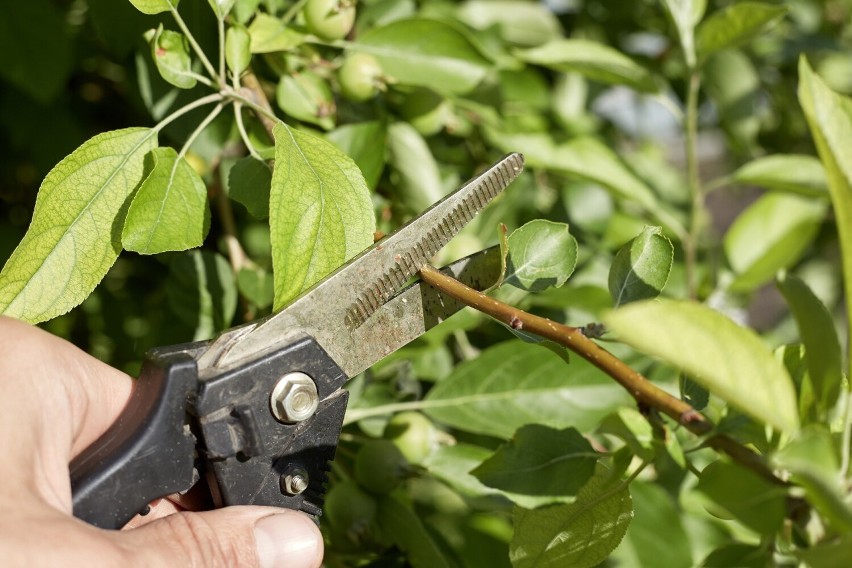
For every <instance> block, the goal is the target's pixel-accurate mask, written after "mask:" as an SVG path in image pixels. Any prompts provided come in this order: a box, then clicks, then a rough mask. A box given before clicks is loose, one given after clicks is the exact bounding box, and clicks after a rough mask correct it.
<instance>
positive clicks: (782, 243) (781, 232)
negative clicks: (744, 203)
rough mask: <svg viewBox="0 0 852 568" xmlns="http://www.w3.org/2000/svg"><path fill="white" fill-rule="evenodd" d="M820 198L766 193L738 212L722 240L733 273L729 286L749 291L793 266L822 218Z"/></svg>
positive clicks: (822, 206)
mask: <svg viewBox="0 0 852 568" xmlns="http://www.w3.org/2000/svg"><path fill="white" fill-rule="evenodd" d="M825 212H826V204H825V202H824V201H823V200H821V199H813V198H804V197H800V196H798V195H793V194H787V193H768V194H766V195H764V196H762V197H761V198H760V199H758V200H757V201H755V202H754V203H752V204H751V205H750V206H749V207H748V208H747V209H746V210H745V211H743V212H742V213H740V215H739V216H738V217H737V219H736V220H735V221H734V223H733V225H731V227H730V229H728V232H727V233H726V234H725V238H724V241H723V244H724V249H725V254H726V255H727V257H728V262H729V263H730V265H731V268H733V270H734V272H735V273H736V278H735V280H734V281H733V282H732V283H731V285H730V288H731V289H732V290H735V291H749V290H753V289H754V288H757V287H758V286H761V285H762V284H765V283H766V282H768V281H769V280H771V279H772V278H773V277H774V276H775V274H776V273H777V272H778V271H779V270H781V269H783V268H789V267H790V266H792V265H793V264H794V263H795V262H796V261H797V260H799V258H801V256H802V255H803V254H804V252H805V249H807V247H808V246H809V245H810V244H811V241H813V239H814V237H815V236H816V233H817V230H818V229H819V227H820V225H821V224H822V221H823V219H824V218H825Z"/></svg>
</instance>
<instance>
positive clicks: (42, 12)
mask: <svg viewBox="0 0 852 568" xmlns="http://www.w3.org/2000/svg"><path fill="white" fill-rule="evenodd" d="M68 27H69V26H68V25H67V23H66V21H65V9H64V8H62V9H60V8H59V7H58V5H57V4H56V3H55V2H50V1H49V0H34V1H31V2H30V1H28V2H16V3H15V4H7V7H6V9H5V10H3V17H2V18H0V77H2V78H3V79H5V80H7V81H9V82H10V83H12V84H13V85H15V86H17V87H18V88H20V89H22V90H24V91H25V92H26V93H27V94H28V95H30V96H31V97H32V98H34V99H36V100H37V101H39V102H41V103H49V102H50V101H52V100H53V99H54V98H56V96H57V95H59V94H60V93H61V92H63V90H64V89H65V86H66V82H67V80H68V75H69V73H70V72H71V69H72V65H73V59H72V53H73V50H72V48H71V41H70V40H69V37H68ZM10 100H14V99H10Z"/></svg>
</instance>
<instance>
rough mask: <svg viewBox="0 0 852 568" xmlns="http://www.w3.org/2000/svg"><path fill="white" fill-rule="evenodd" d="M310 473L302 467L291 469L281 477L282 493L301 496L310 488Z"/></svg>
mask: <svg viewBox="0 0 852 568" xmlns="http://www.w3.org/2000/svg"><path fill="white" fill-rule="evenodd" d="M309 481H310V479H309V478H308V472H307V471H305V470H304V469H302V468H300V467H289V468H287V471H285V472H284V473H283V474H282V475H281V492H282V493H286V494H288V495H300V494H301V493H304V492H305V490H306V489H307V488H308V484H309Z"/></svg>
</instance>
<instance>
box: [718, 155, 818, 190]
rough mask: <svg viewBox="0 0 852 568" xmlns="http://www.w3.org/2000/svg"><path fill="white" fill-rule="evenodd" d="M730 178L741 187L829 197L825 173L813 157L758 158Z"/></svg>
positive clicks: (783, 156) (775, 156) (773, 156)
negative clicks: (753, 186)
mask: <svg viewBox="0 0 852 568" xmlns="http://www.w3.org/2000/svg"><path fill="white" fill-rule="evenodd" d="M731 178H732V179H733V180H734V181H736V182H738V183H741V184H748V185H757V186H760V187H763V188H766V189H771V190H776V191H789V192H792V193H798V194H800V195H804V196H807V197H828V182H827V181H826V179H825V170H824V169H823V167H822V164H821V163H820V161H819V160H818V159H817V158H815V157H814V156H803V155H799V154H775V155H772V156H765V157H763V158H757V159H756V160H752V161H751V162H749V163H747V164H745V165H743V166H742V167H740V168H739V169H737V171H735V172H734V173H733V174H732V175H731Z"/></svg>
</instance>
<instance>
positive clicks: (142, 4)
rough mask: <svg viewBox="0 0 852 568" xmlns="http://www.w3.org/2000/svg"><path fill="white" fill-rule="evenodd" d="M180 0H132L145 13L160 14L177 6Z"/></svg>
mask: <svg viewBox="0 0 852 568" xmlns="http://www.w3.org/2000/svg"><path fill="white" fill-rule="evenodd" d="M178 2H180V0H130V3H131V4H133V5H134V6H135V7H136V9H137V10H139V11H140V12H142V13H143V14H159V13H160V12H168V11H170V10H172V9H174V8H177V5H178Z"/></svg>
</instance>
